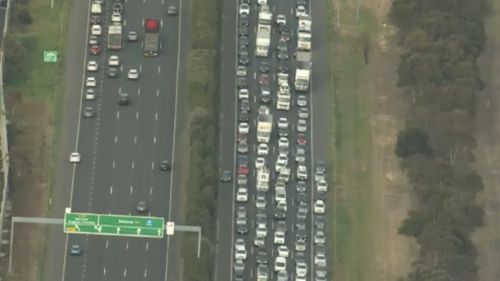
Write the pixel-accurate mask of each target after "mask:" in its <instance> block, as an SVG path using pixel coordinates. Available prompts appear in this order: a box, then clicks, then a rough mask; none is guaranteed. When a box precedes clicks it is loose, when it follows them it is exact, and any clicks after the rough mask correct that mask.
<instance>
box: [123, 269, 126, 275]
mask: <svg viewBox="0 0 500 281" xmlns="http://www.w3.org/2000/svg"><path fill="white" fill-rule="evenodd" d="M123 277H127V268H125V269H123Z"/></svg>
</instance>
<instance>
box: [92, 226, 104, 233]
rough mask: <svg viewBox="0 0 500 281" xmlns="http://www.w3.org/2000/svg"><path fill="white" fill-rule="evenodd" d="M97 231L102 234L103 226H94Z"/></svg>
mask: <svg viewBox="0 0 500 281" xmlns="http://www.w3.org/2000/svg"><path fill="white" fill-rule="evenodd" d="M94 228H95V230H97V232H101V231H102V226H97V225H96V226H94Z"/></svg>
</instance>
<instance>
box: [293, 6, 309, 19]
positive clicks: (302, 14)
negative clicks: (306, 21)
mask: <svg viewBox="0 0 500 281" xmlns="http://www.w3.org/2000/svg"><path fill="white" fill-rule="evenodd" d="M295 15H296V16H297V17H305V16H307V10H306V7H305V6H303V5H299V6H297V9H296V10H295Z"/></svg>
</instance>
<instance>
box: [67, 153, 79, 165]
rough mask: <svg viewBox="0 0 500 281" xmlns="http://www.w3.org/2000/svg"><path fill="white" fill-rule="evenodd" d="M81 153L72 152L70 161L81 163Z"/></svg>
mask: <svg viewBox="0 0 500 281" xmlns="http://www.w3.org/2000/svg"><path fill="white" fill-rule="evenodd" d="M80 160H81V158H80V153H78V152H72V153H71V154H70V155H69V163H73V164H76V163H80Z"/></svg>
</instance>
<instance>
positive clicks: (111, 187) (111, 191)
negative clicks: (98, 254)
mask: <svg viewBox="0 0 500 281" xmlns="http://www.w3.org/2000/svg"><path fill="white" fill-rule="evenodd" d="M109 194H111V195H113V186H110V187H109ZM107 243H108V241H106V248H108V247H107Z"/></svg>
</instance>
